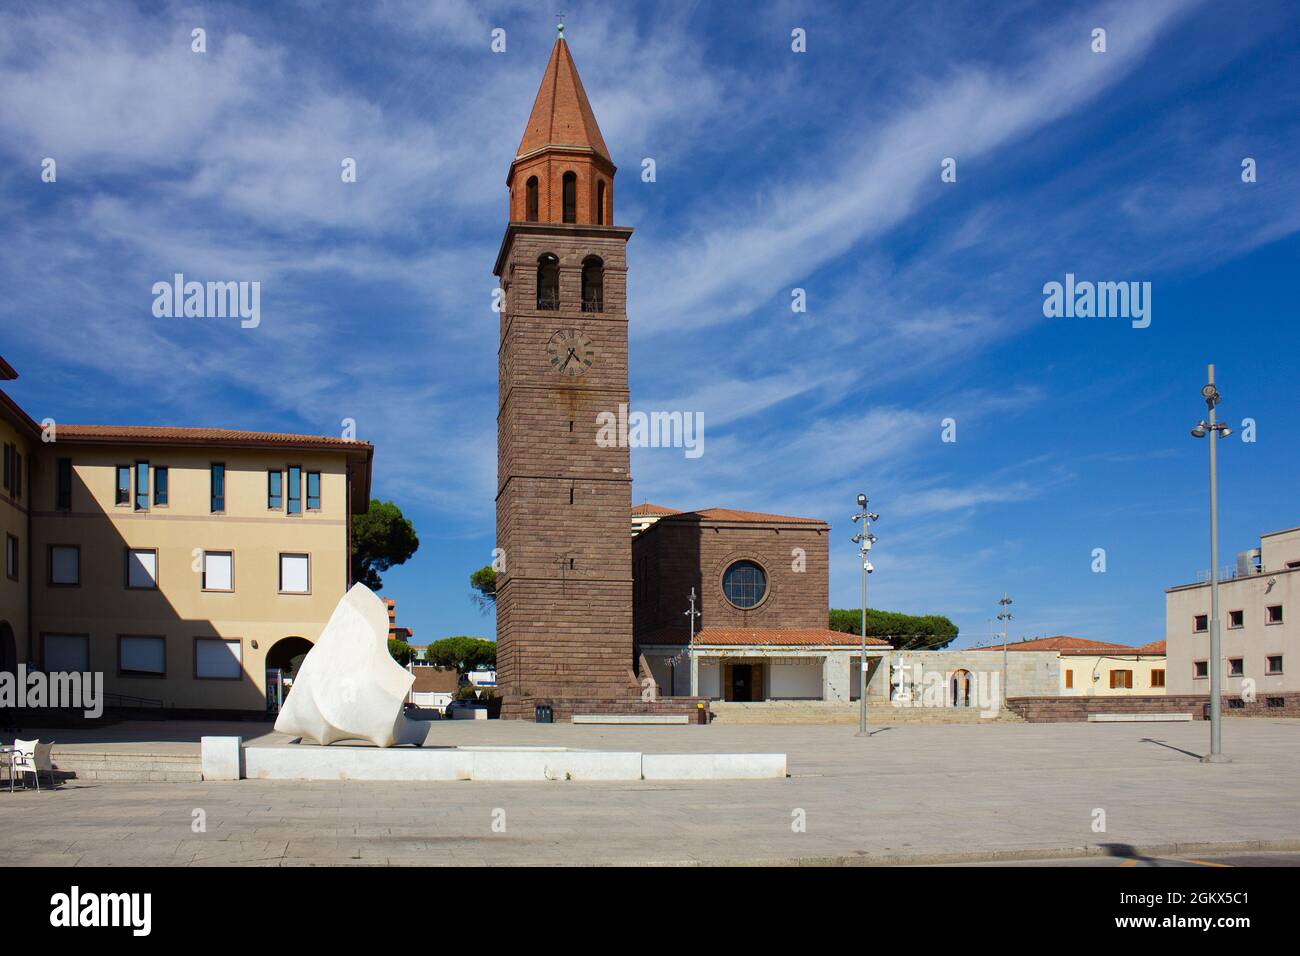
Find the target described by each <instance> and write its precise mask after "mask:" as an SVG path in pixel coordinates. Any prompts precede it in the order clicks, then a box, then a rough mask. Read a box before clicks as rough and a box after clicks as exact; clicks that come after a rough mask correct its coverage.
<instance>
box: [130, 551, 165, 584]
mask: <svg viewBox="0 0 1300 956" xmlns="http://www.w3.org/2000/svg"><path fill="white" fill-rule="evenodd" d="M126 586H127V587H128V588H144V589H145V590H151V589H153V588H156V587H158V551H157V549H156V548H127V549H126Z"/></svg>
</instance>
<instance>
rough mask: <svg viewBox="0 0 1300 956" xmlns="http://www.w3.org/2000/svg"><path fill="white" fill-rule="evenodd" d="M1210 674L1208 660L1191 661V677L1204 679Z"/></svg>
mask: <svg viewBox="0 0 1300 956" xmlns="http://www.w3.org/2000/svg"><path fill="white" fill-rule="evenodd" d="M1209 676H1210V663H1209V661H1192V677H1193V678H1195V679H1196V680H1204V679H1205V678H1207V677H1209Z"/></svg>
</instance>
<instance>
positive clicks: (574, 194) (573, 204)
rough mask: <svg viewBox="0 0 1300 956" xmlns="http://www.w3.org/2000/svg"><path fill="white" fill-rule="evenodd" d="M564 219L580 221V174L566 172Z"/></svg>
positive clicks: (564, 180)
mask: <svg viewBox="0 0 1300 956" xmlns="http://www.w3.org/2000/svg"><path fill="white" fill-rule="evenodd" d="M563 183H564V221H565V222H577V221H578V174H577V173H565V174H564V179H563Z"/></svg>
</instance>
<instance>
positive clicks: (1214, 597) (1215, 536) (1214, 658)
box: [1192, 365, 1232, 763]
mask: <svg viewBox="0 0 1300 956" xmlns="http://www.w3.org/2000/svg"><path fill="white" fill-rule="evenodd" d="M1206 378H1207V381H1206V383H1205V385H1204V386H1202V387H1201V397H1202V398H1204V399H1205V407H1206V408H1208V409H1209V412H1210V415H1209V421H1200V422H1197V423H1196V427H1195V428H1193V429H1192V437H1193V438H1204V437H1205V436H1206V435H1209V436H1210V752H1209V754H1208V755H1206V756H1205V757H1203V758H1201V759H1202V762H1203V763H1227V762H1228V758H1227V757H1225V756H1224V755H1223V714H1222V704H1223V700H1222V698H1223V689H1222V683H1223V676H1222V674H1221V673H1220V671H1221V665H1222V662H1221V661H1220V659H1219V655H1220V652H1221V649H1220V646H1219V460H1218V451H1217V447H1216V446H1217V445H1218V440H1219V437H1220V435H1222V437H1224V438H1227V437H1228V436H1229V435H1231V434H1232V429H1231V428H1229V427H1228V426H1227V425H1226V424H1225V423H1223V422H1220V421H1217V420H1216V412H1215V409H1216V408H1218V405H1219V400H1220V398H1221V397H1222V396H1220V395H1219V390H1218V389H1217V388H1216V387H1215V385H1214V366H1213V365H1210V366H1208V374H1207V376H1206Z"/></svg>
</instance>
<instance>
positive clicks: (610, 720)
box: [573, 714, 691, 724]
mask: <svg viewBox="0 0 1300 956" xmlns="http://www.w3.org/2000/svg"><path fill="white" fill-rule="evenodd" d="M573 722H574V723H575V724H689V723H691V715H690V714H574V715H573Z"/></svg>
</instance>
